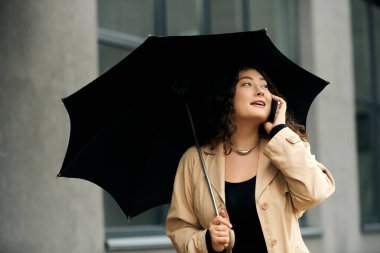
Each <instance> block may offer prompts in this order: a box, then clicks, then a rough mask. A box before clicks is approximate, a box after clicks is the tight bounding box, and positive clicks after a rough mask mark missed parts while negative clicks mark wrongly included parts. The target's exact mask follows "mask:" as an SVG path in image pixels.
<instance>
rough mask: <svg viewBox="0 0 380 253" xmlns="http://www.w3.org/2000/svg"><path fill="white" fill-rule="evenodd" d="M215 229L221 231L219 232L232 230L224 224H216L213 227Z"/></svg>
mask: <svg viewBox="0 0 380 253" xmlns="http://www.w3.org/2000/svg"><path fill="white" fill-rule="evenodd" d="M213 229H214V230H215V231H219V232H229V231H230V230H231V229H230V228H229V227H227V226H226V225H224V224H221V225H216V226H214V227H213Z"/></svg>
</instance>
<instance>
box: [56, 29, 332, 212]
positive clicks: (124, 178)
mask: <svg viewBox="0 0 380 253" xmlns="http://www.w3.org/2000/svg"><path fill="white" fill-rule="evenodd" d="M244 65H257V66H260V68H261V69H263V70H264V71H265V72H266V74H267V75H268V76H269V77H270V78H271V79H272V81H273V82H274V84H275V85H276V87H277V89H278V90H279V92H280V93H281V94H282V95H283V96H284V97H285V98H286V100H287V104H288V108H289V109H288V110H290V111H292V112H293V114H294V116H295V118H296V119H297V120H298V122H299V123H301V124H304V125H305V124H306V117H307V112H308V110H309V107H310V105H311V103H312V101H313V100H314V98H315V97H316V96H317V95H318V93H319V92H320V91H322V89H323V88H324V87H325V86H326V85H327V82H326V81H324V80H323V79H321V78H319V77H317V76H315V75H314V74H312V73H310V72H308V71H306V70H305V69H303V68H301V67H300V66H298V65H297V64H295V63H294V62H292V61H291V60H290V59H288V58H287V57H286V56H285V55H284V54H282V53H281V52H280V51H279V50H278V49H277V48H276V46H275V45H274V44H273V43H272V41H271V40H270V38H269V37H268V36H267V34H266V30H259V31H251V32H239V33H226V34H214V35H197V36H167V37H155V36H150V37H148V38H147V39H146V40H145V41H144V42H143V43H142V44H141V45H140V46H139V47H138V48H136V49H135V50H134V51H133V52H132V53H130V54H129V55H128V56H127V57H125V58H124V59H123V60H122V61H121V62H119V63H118V64H116V65H115V66H114V67H112V68H111V69H110V70H109V71H107V72H106V73H104V74H103V75H101V76H99V77H98V78H97V79H95V80H94V81H92V82H91V83H89V84H87V85H86V86H84V87H83V88H82V89H80V90H79V91H77V92H75V93H74V94H72V95H70V96H69V97H67V98H64V99H63V102H64V105H65V107H66V109H67V111H68V114H69V116H70V122H71V133H70V139H69V144H68V149H67V152H66V156H65V159H64V161H63V165H62V168H61V170H60V173H59V175H58V176H63V177H72V178H81V179H85V180H89V181H91V182H93V183H95V184H97V185H99V186H100V187H102V188H103V189H104V190H106V191H107V192H109V193H110V195H111V196H113V198H114V199H115V200H116V202H117V203H118V204H119V205H120V207H121V209H122V210H123V211H124V213H125V214H126V215H127V216H128V217H133V216H136V215H138V214H140V213H142V212H144V211H146V210H148V209H150V208H152V207H155V206H158V205H161V204H165V203H169V202H170V199H171V194H172V187H173V181H174V176H175V173H176V169H177V165H178V162H179V159H180V157H181V155H182V154H183V153H184V152H185V151H186V149H187V148H189V147H190V146H192V145H194V144H195V142H194V138H193V135H192V130H191V126H190V124H189V119H188V116H187V112H186V107H185V104H187V105H188V106H189V108H190V110H191V112H192V115H193V119H194V126H195V130H196V132H197V133H198V135H199V136H200V139H201V142H203V141H205V140H207V139H209V138H210V137H212V136H213V134H215V133H214V132H213V129H209V130H207V123H206V122H207V118H208V115H207V109H206V108H208V106H209V104H208V103H209V101H210V100H209V99H208V97H209V96H210V94H211V92H212V83H214V81H215V80H223V79H224V78H226V77H228V76H230V75H231V73H233V71H235V70H236V69H237V68H238V67H240V66H244ZM182 93H185V95H184V96H181V94H182Z"/></svg>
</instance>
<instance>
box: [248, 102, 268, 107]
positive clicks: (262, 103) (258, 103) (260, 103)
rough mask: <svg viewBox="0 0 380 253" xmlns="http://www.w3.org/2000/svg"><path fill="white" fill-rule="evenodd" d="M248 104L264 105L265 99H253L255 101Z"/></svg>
mask: <svg viewBox="0 0 380 253" xmlns="http://www.w3.org/2000/svg"><path fill="white" fill-rule="evenodd" d="M250 105H254V106H260V107H264V106H265V101H264V100H255V101H253V102H251V103H250Z"/></svg>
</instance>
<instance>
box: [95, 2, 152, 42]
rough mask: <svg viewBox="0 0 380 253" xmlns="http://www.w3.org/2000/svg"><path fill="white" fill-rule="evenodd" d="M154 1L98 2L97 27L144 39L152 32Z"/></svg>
mask: <svg viewBox="0 0 380 253" xmlns="http://www.w3.org/2000/svg"><path fill="white" fill-rule="evenodd" d="M153 13H154V0H128V1H126V0H98V26H99V27H101V28H107V29H110V30H113V31H118V32H123V33H127V34H133V35H137V36H140V37H142V38H146V37H147V36H148V35H149V34H155V33H154V32H155V31H154V15H153Z"/></svg>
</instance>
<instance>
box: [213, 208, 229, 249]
mask: <svg viewBox="0 0 380 253" xmlns="http://www.w3.org/2000/svg"><path fill="white" fill-rule="evenodd" d="M226 217H227V215H226V212H225V211H224V210H222V211H220V213H219V216H217V217H215V218H214V219H213V220H212V221H211V222H210V227H209V228H208V231H209V232H210V237H211V245H212V248H213V249H214V250H215V251H216V252H221V251H223V250H224V249H225V247H226V245H228V244H229V243H230V230H231V228H232V225H231V223H230V222H229V221H228V220H227V219H226Z"/></svg>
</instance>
